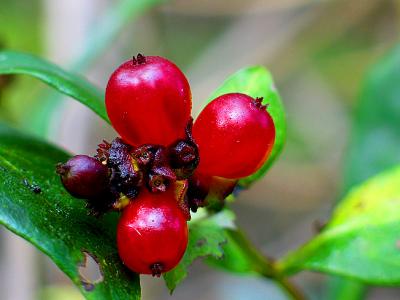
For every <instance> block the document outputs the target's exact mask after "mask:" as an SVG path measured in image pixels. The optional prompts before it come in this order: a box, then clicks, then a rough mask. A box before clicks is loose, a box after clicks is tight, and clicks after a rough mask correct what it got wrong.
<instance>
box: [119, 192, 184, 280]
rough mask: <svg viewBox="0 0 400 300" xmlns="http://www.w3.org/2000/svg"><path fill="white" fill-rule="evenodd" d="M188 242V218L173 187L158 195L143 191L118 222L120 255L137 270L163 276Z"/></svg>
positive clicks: (177, 261)
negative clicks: (180, 206) (179, 204)
mask: <svg viewBox="0 0 400 300" xmlns="http://www.w3.org/2000/svg"><path fill="white" fill-rule="evenodd" d="M187 243H188V227H187V223H186V217H185V215H184V213H183V212H182V211H181V209H180V208H179V207H178V204H177V201H176V195H175V191H174V190H168V191H167V192H165V193H158V194H153V193H150V192H148V191H145V190H143V191H141V193H140V194H139V196H138V198H136V199H135V200H134V201H132V202H131V203H130V204H129V205H128V206H127V207H126V208H125V209H124V211H123V214H122V217H121V219H120V221H119V223H118V227H117V244H118V252H119V255H120V257H121V259H122V261H123V262H124V264H125V265H126V266H127V267H128V268H129V269H131V270H132V271H134V272H136V273H140V274H152V275H153V276H160V275H161V273H164V272H167V271H169V270H171V269H172V268H174V267H175V266H176V265H177V264H178V263H179V261H180V260H181V258H182V256H183V254H184V253H185V250H186V246H187Z"/></svg>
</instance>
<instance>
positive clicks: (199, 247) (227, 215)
mask: <svg viewBox="0 0 400 300" xmlns="http://www.w3.org/2000/svg"><path fill="white" fill-rule="evenodd" d="M233 219H234V215H233V213H232V212H231V211H228V210H223V211H222V212H220V213H218V214H216V215H214V216H212V217H209V218H204V219H200V220H193V221H191V222H190V223H189V243H188V247H187V249H186V252H185V255H184V256H183V258H182V260H181V262H180V263H179V265H178V266H176V267H175V268H174V269H173V270H171V271H169V272H168V273H166V274H164V280H165V283H166V285H167V287H168V289H169V290H170V292H171V293H172V292H173V291H174V290H175V288H176V287H177V285H178V284H179V283H180V282H182V280H183V279H185V278H186V276H187V273H188V271H187V269H188V267H189V266H190V265H191V264H192V263H193V261H194V260H195V259H196V258H199V257H206V256H213V257H215V258H221V257H222V256H223V251H222V248H221V246H222V245H223V244H224V243H226V240H227V236H226V233H225V228H229V227H233V226H234V225H233Z"/></svg>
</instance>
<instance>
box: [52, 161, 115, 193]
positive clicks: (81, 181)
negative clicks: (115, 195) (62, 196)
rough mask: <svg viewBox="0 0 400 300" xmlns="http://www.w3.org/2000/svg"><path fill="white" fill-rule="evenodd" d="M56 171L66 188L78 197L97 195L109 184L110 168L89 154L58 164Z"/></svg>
mask: <svg viewBox="0 0 400 300" xmlns="http://www.w3.org/2000/svg"><path fill="white" fill-rule="evenodd" d="M56 171H57V173H58V174H59V175H60V177H61V181H62V183H63V185H64V187H65V188H66V190H67V191H68V192H69V193H70V194H71V195H73V196H75V197H77V198H92V197H96V196H98V195H100V194H101V193H103V192H104V190H105V189H106V188H107V186H108V181H109V171H108V168H107V167H106V166H105V165H103V164H102V163H101V162H99V161H98V160H97V159H95V158H93V157H90V156H87V155H77V156H74V157H72V158H71V159H70V160H68V161H67V162H66V163H64V164H61V163H60V164H58V165H57V167H56Z"/></svg>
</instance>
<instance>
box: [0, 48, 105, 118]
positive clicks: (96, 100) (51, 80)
mask: <svg viewBox="0 0 400 300" xmlns="http://www.w3.org/2000/svg"><path fill="white" fill-rule="evenodd" d="M2 74H25V75H30V76H33V77H35V78H37V79H39V80H41V81H43V82H44V83H46V84H48V85H50V86H51V87H53V88H55V89H56V90H58V91H59V92H60V93H63V94H65V95H67V96H70V97H72V98H74V99H76V100H78V101H79V102H81V103H82V104H84V105H86V106H87V107H89V108H90V109H91V110H93V111H94V112H95V113H96V114H97V115H99V116H100V117H101V118H103V119H104V120H105V121H107V122H109V120H108V117H107V113H106V109H105V105H104V95H103V92H102V91H100V90H99V89H98V88H97V87H95V86H94V85H92V84H91V83H90V82H89V81H87V80H86V79H85V78H83V77H81V76H79V75H76V74H72V73H69V72H66V71H64V70H63V69H61V68H60V67H58V66H56V65H54V64H52V63H50V62H47V61H45V60H43V59H41V58H39V57H36V56H33V55H30V54H25V53H20V52H13V51H0V75H2Z"/></svg>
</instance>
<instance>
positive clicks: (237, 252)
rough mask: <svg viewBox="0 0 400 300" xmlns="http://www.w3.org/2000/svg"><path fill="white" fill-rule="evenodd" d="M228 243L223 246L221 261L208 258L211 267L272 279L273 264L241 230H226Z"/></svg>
mask: <svg viewBox="0 0 400 300" xmlns="http://www.w3.org/2000/svg"><path fill="white" fill-rule="evenodd" d="M225 233H226V236H227V242H226V243H225V244H224V245H223V247H222V249H223V251H224V256H223V257H222V258H221V259H215V258H213V257H209V258H207V263H208V264H210V265H211V266H214V267H217V268H220V269H223V270H225V271H228V272H232V273H236V274H243V275H261V276H265V277H272V276H273V275H272V274H273V270H272V266H271V262H270V261H269V260H268V259H267V258H266V257H265V256H263V255H262V254H261V253H260V252H259V250H257V249H256V248H255V247H254V245H252V243H251V242H250V241H249V240H248V239H247V238H246V236H245V235H244V233H243V232H242V231H240V230H233V229H226V230H225Z"/></svg>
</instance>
